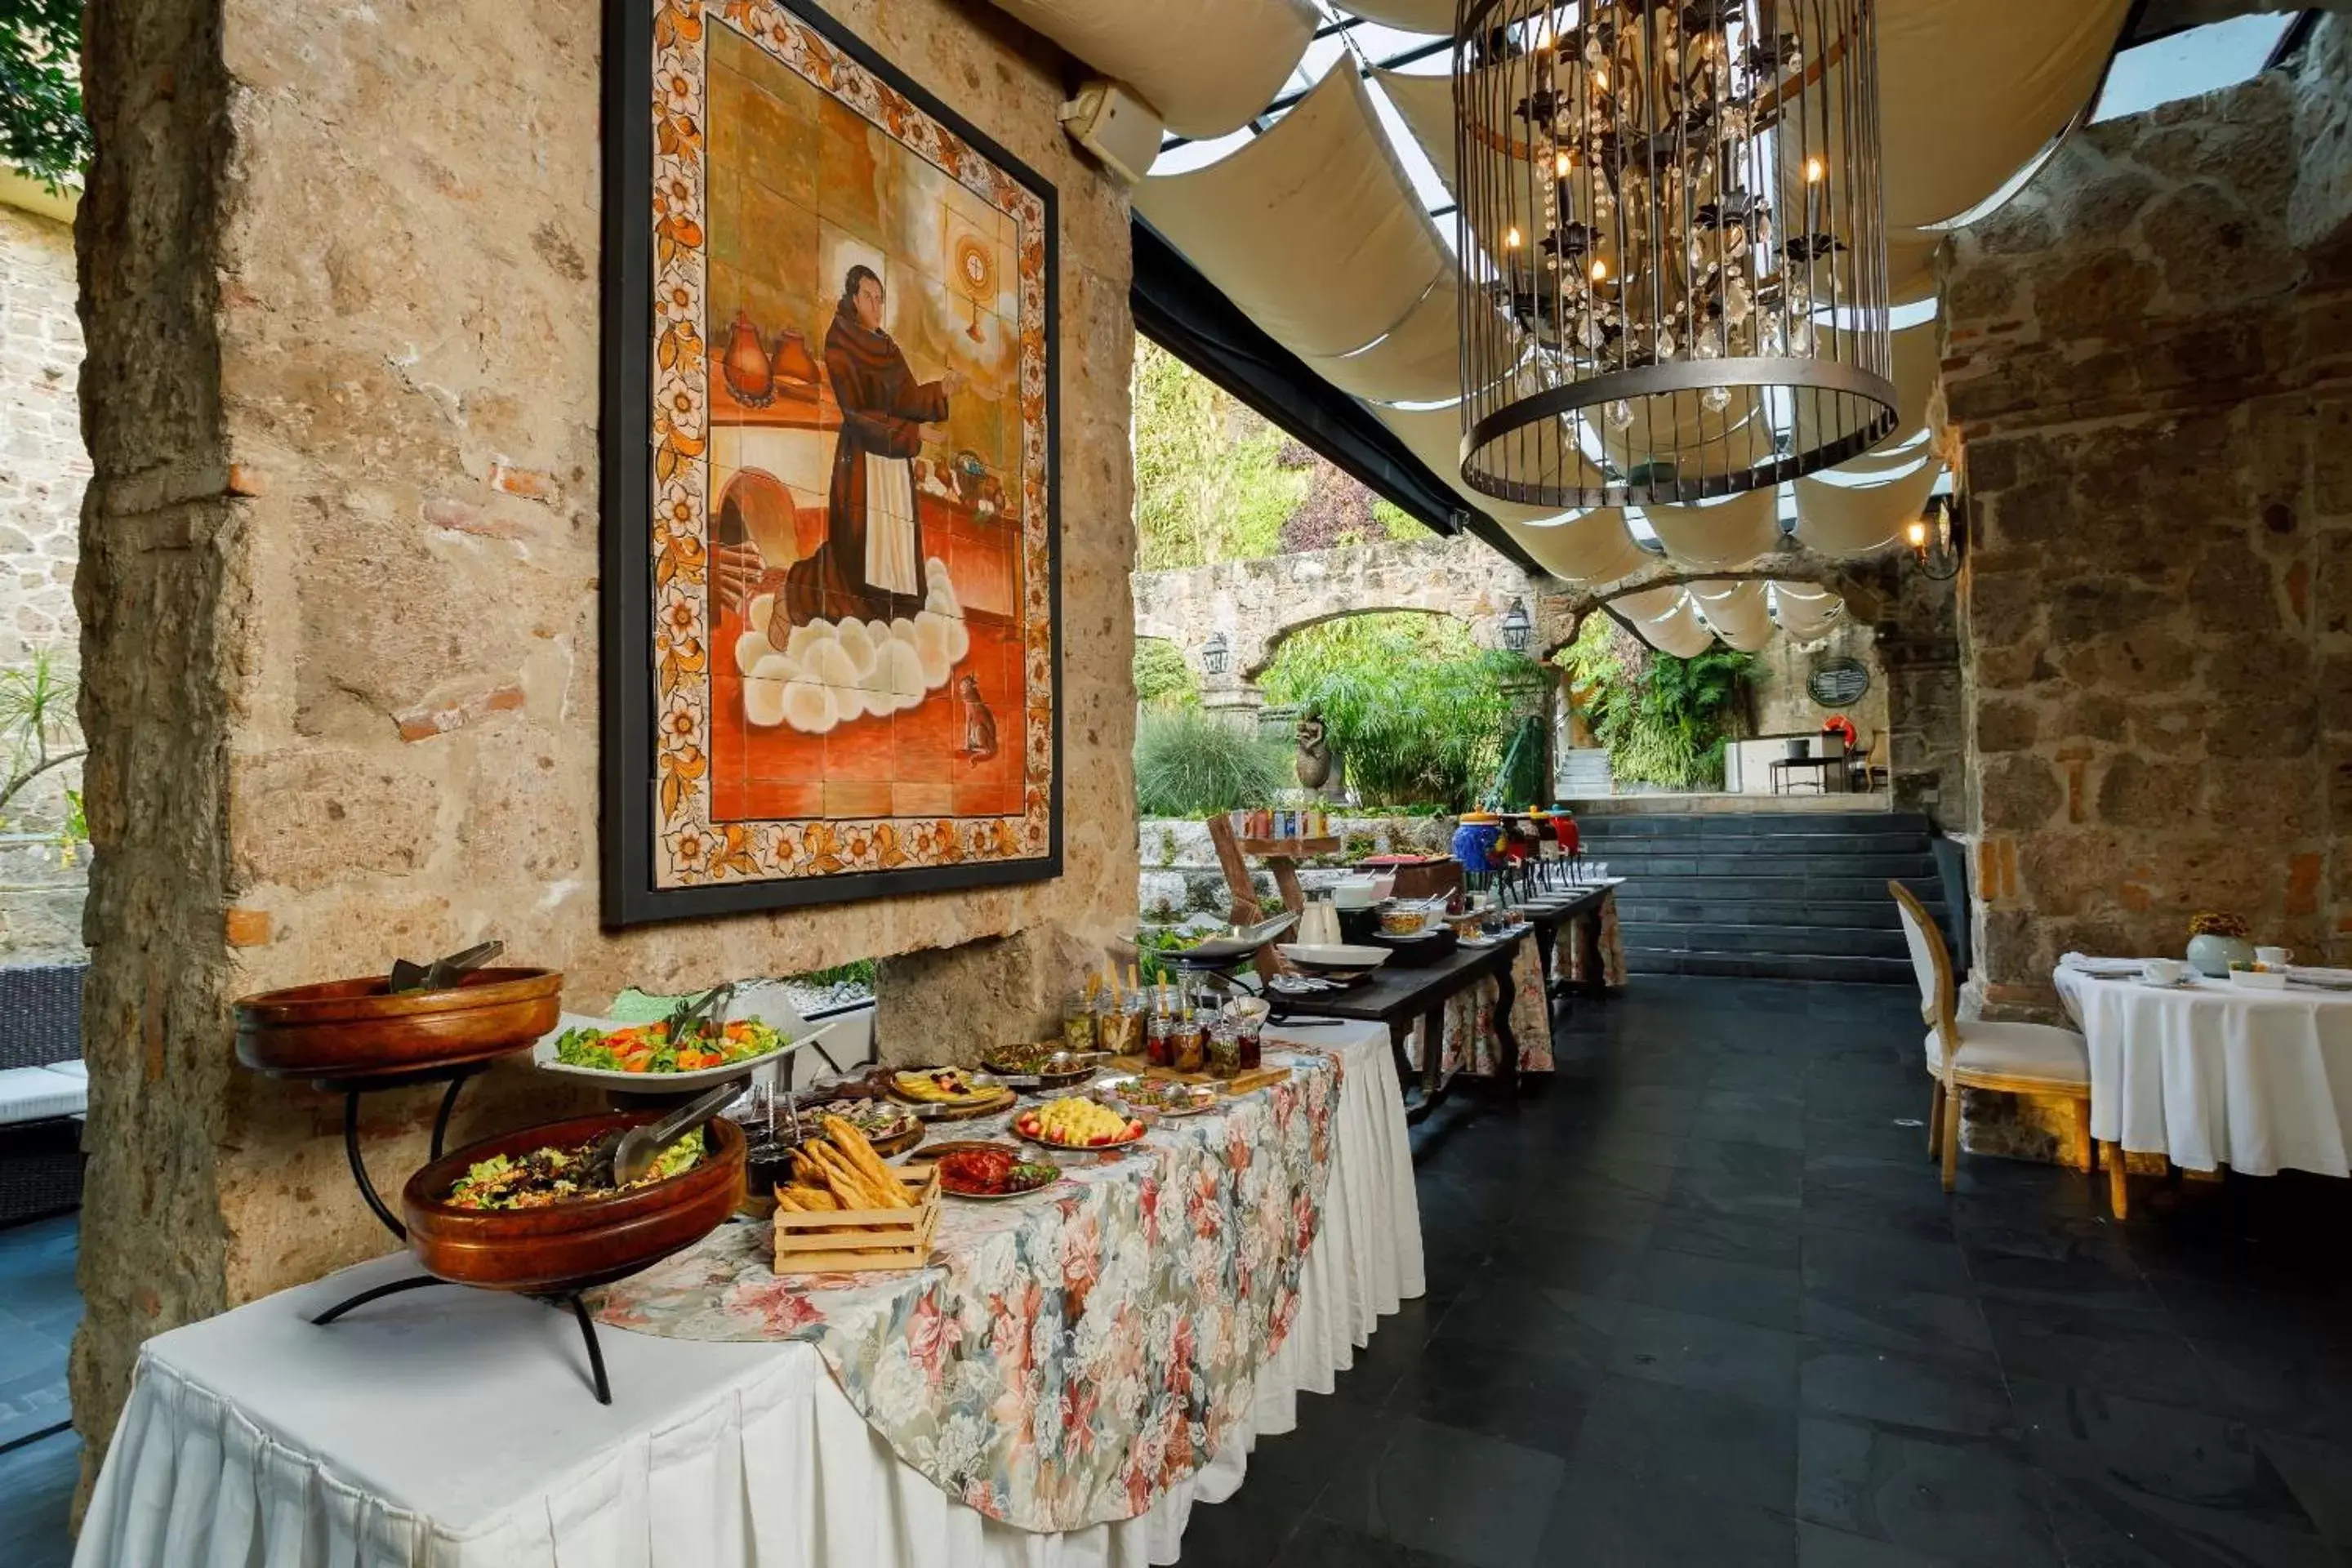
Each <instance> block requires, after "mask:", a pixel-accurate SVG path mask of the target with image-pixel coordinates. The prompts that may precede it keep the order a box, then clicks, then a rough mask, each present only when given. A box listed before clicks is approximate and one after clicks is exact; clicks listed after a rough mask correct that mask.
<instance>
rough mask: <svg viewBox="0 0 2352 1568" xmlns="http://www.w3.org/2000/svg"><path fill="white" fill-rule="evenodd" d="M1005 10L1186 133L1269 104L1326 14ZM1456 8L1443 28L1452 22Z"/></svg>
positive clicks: (1154, 7)
mask: <svg viewBox="0 0 2352 1568" xmlns="http://www.w3.org/2000/svg"><path fill="white" fill-rule="evenodd" d="M996 5H997V8H998V9H999V10H1002V11H1005V12H1008V13H1010V14H1011V15H1013V16H1017V17H1019V18H1020V19H1021V20H1022V21H1023V22H1025V23H1027V24H1028V25H1029V26H1032V27H1034V28H1035V29H1036V30H1037V31H1038V32H1040V33H1043V34H1045V37H1049V38H1051V39H1053V40H1054V41H1055V43H1057V44H1059V45H1061V46H1062V47H1064V48H1065V49H1067V50H1068V51H1069V52H1070V53H1071V54H1073V55H1075V56H1076V57H1077V58H1079V59H1082V60H1084V61H1086V62H1087V64H1088V65H1090V66H1092V67H1093V68H1095V69H1097V70H1098V71H1100V72H1102V73H1103V74H1104V75H1105V76H1109V77H1115V78H1117V79H1119V80H1120V81H1123V82H1125V83H1127V84H1128V85H1129V87H1131V88H1133V89H1135V90H1136V91H1137V92H1139V93H1140V94H1142V95H1143V97H1144V99H1145V100H1147V101H1149V102H1150V105H1151V107H1152V108H1154V109H1156V110H1159V111H1160V119H1161V120H1162V121H1165V122H1166V124H1167V126H1168V128H1169V129H1170V130H1171V131H1173V132H1176V133H1177V134H1178V135H1180V136H1223V135H1224V134H1226V133H1227V132H1233V131H1238V130H1240V129H1241V128H1242V126H1244V124H1246V123H1248V121H1249V120H1250V118H1251V116H1253V115H1255V114H1257V113H1259V112H1260V111H1262V110H1264V109H1265V106H1266V105H1267V104H1268V103H1269V102H1271V101H1272V100H1273V99H1274V96H1275V95H1276V93H1278V92H1280V91H1281V90H1282V84H1283V83H1284V82H1285V81H1286V80H1287V79H1289V76H1290V73H1291V72H1292V71H1293V70H1294V69H1296V68H1297V65H1298V62H1299V60H1300V58H1303V57H1304V56H1305V55H1306V53H1307V40H1308V39H1309V38H1311V37H1314V34H1315V27H1316V25H1317V24H1318V22H1320V21H1321V20H1322V18H1321V17H1320V16H1318V15H1317V14H1316V10H1315V7H1314V6H1313V5H1311V4H1309V3H1308V0H996ZM1453 27H1454V23H1453V21H1452V19H1451V18H1448V20H1447V21H1446V23H1445V25H1444V27H1442V28H1440V29H1438V30H1439V31H1441V32H1451V31H1452V30H1453Z"/></svg>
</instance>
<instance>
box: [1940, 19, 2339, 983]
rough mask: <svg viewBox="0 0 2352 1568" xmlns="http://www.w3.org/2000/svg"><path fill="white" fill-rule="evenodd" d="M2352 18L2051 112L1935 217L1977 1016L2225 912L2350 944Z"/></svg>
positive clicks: (2271, 933) (2329, 956) (2261, 929)
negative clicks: (2181, 97) (2255, 66)
mask: <svg viewBox="0 0 2352 1568" xmlns="http://www.w3.org/2000/svg"><path fill="white" fill-rule="evenodd" d="M2347 103H2352V26H2347V19H2346V18H2329V19H2327V20H2326V21H2323V22H2322V23H2321V24H2320V26H2319V27H2318V29H2317V31H2316V32H2315V35H2314V37H2313V39H2312V43H2311V46H2310V50H2309V53H2308V55H2307V57H2306V59H2305V64H2304V65H2303V66H2302V68H2300V70H2299V71H2298V72H2295V73H2288V72H2271V73H2267V74H2265V75H2263V76H2262V77H2260V78H2257V79H2254V80H2252V81H2250V82H2247V83H2245V84H2243V85H2242V86H2240V87H2237V88H2233V89H2230V90H2228V91H2226V92H2222V93H2218V94H2213V95H2210V96H2209V97H2206V98H2202V99H2196V100H2188V101H2185V102H2180V103H2175V104H2169V105H2166V106H2164V107H2162V108H2159V109H2158V110H2153V111H2151V112H2150V113H2147V114H2145V115H2140V116H2137V117H2133V118H2130V119H2126V120H2119V121H2111V122H2108V123H2106V124H2103V125H2096V126H2093V127H2091V128H2089V129H2088V130H2087V131H2085V132H2081V133H2079V134H2077V135H2076V136H2074V138H2073V139H2072V140H2071V141H2070V142H2068V143H2067V145H2066V146H2065V147H2064V148H2063V150H2062V151H2061V152H2060V153H2058V155H2057V156H2056V157H2055V158H2053V160H2052V162H2051V163H2050V164H2049V165H2048V166H2047V167H2046V168H2044V169H2043V170H2042V173H2041V174H2039V175H2038V176H2037V177H2036V178H2035V179H2034V180H2033V182H2032V184H2030V185H2029V186H2028V187H2027V188H2026V189H2025V191H2024V192H2023V193H2022V194H2021V195H2020V196H2019V197H2018V198H2017V199H2016V200H2015V201H2013V202H2011V204H2010V205H2008V206H2006V207H2004V208H2003V209H2002V210H2001V211H2000V212H1999V213H1998V214H1996V215H1994V216H1991V217H1990V218H1988V219H1986V220H1985V221H1984V222H1982V223H1980V224H1978V225H1976V226H1972V227H1971V228H1969V229H1968V230H1965V231H1963V232H1961V233H1960V234H1959V235H1958V236H1957V237H1956V243H1955V245H1954V247H1952V251H1951V254H1950V256H1949V259H1948V263H1947V265H1948V276H1947V279H1946V300H1947V322H1948V332H1949V338H1948V346H1947V353H1946V358H1945V384H1946V388H1947V394H1948V400H1949V404H1950V410H1951V415H1952V418H1953V420H1954V422H1955V423H1956V424H1957V425H1958V427H1959V430H1960V432H1961V435H1962V437H1963V439H1964V441H1965V444H1966V465H1967V479H1968V492H1969V498H1970V503H1971V504H1970V517H1969V525H1970V529H1971V533H1972V540H1971V543H1972V554H1971V557H1970V562H1969V570H1968V573H1967V576H1966V581H1965V589H1964V592H1965V608H1964V614H1965V617H1966V621H1967V643H1968V647H1969V655H1968V659H1967V664H1966V668H1965V681H1964V687H1965V689H1964V694H1963V707H1964V709H1965V710H1966V715H1967V723H1968V731H1969V739H1970V746H1971V755H1972V758H1973V762H1974V771H1975V775H1976V776H1975V780H1974V782H1975V784H1976V787H1977V790H1978V792H1979V817H1980V834H1979V839H1978V842H1977V844H1976V847H1975V852H1976V879H1977V889H1976V890H1977V894H1978V899H1979V908H1978V914H1977V932H1976V951H1977V957H1978V973H1977V977H1976V979H1975V981H1974V982H1973V983H1972V989H1973V990H1974V991H1976V992H1977V993H1978V994H1979V996H1978V1000H1979V1001H1980V1002H1981V1004H1982V1005H1983V1006H1984V1008H1985V1010H1986V1011H1987V1012H1988V1013H1990V1014H2038V1015H2042V1016H2049V1015H2051V1014H2052V1013H2053V1011H2054V994H2053V990H2052V987H2051V984H2050V970H2051V966H2052V965H2053V963H2055V961H2056V960H2057V959H2058V957H2059V956H2060V955H2061V954H2063V953H2064V952H2067V951H2069V950H2071V949H2080V950H2083V951H2085V952H2123V953H2152V952H2174V953H2177V952H2179V951H2180V949H2181V946H2182V943H2183V942H2184V940H2185V937H2186V931H2185V926H2186V922H2187V921H2188V918H2189V915H2190V914H2191V913H2192V912H2193V911H2195V910H2202V909H2226V910H2238V911H2240V912H2242V913H2243V914H2245V915H2247V916H2248V917H2249V918H2250V919H2252V921H2253V922H2254V925H2255V928H2256V930H2257V931H2258V933H2259V934H2260V935H2261V936H2262V937H2263V939H2264V940H2268V941H2272V942H2284V943H2285V944H2287V945H2289V946H2292V947H2294V948H2295V949H2296V950H2297V951H2298V952H2300V953H2301V954H2303V955H2304V956H2305V958H2306V959H2323V960H2329V961H2342V960H2343V959H2345V958H2346V957H2347V956H2352V849H2347V847H2345V844H2344V837H2345V834H2346V831H2347V828H2352V225H2347V205H2348V204H2347V202H2346V201H2345V200H2344V199H2343V192H2344V190H2345V188H2346V185H2347V174H2352V138H2347V134H2346V130H2345V126H2346V116H2347Z"/></svg>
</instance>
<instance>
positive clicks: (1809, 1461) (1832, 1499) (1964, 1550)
mask: <svg viewBox="0 0 2352 1568" xmlns="http://www.w3.org/2000/svg"><path fill="white" fill-rule="evenodd" d="M1799 1447H1800V1458H1799V1470H1800V1477H1799V1482H1798V1492H1797V1515H1798V1517H1799V1518H1800V1519H1803V1520H1807V1521H1811V1522H1812V1523H1815V1524H1821V1525H1826V1526H1828V1527H1830V1528H1831V1529H1832V1530H1841V1531H1846V1532H1847V1533H1848V1534H1852V1535H1860V1536H1864V1537H1867V1538H1868V1539H1870V1540H1873V1541H1879V1542H1885V1543H1887V1544H1889V1545H1892V1546H1897V1547H1900V1548H1902V1549H1903V1550H1905V1551H1906V1552H1913V1553H1915V1554H1916V1555H1917V1556H1920V1557H1923V1558H1926V1559H1927V1560H1928V1561H1930V1562H1934V1563H1983V1564H1986V1565H1987V1568H2060V1564H2061V1561H2062V1560H2061V1558H2060V1555H2059V1551H2058V1545H2057V1542H2056V1541H2055V1540H2054V1539H2053V1535H2052V1532H2051V1526H2050V1520H2049V1514H2048V1510H2047V1508H2046V1506H2045V1504H2044V1501H2043V1489H2042V1477H2041V1476H2040V1474H2039V1473H2038V1472H2037V1471H2036V1470H2035V1469H2034V1468H2032V1466H2031V1465H2029V1464H2028V1463H2027V1462H2026V1461H2025V1459H2024V1458H2023V1457H2022V1455H2021V1453H2020V1452H2019V1450H2018V1449H2017V1447H2016V1446H2015V1445H2013V1444H2011V1443H2009V1442H2007V1441H2004V1440H2002V1439H1999V1438H1990V1437H1965V1436H1955V1435H1952V1434H1948V1433H1940V1432H1927V1433H1921V1432H1898V1431H1893V1430H1889V1429H1887V1428H1884V1427H1878V1426H1870V1425H1868V1424H1866V1423H1863V1422H1853V1421H1836V1420H1830V1419H1826V1418H1814V1417H1810V1416H1809V1417H1807V1418H1806V1420H1805V1422H1804V1424H1803V1426H1802V1428H1801V1435H1800V1437H1799Z"/></svg>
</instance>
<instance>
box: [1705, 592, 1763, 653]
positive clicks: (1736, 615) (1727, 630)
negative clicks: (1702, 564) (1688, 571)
mask: <svg viewBox="0 0 2352 1568" xmlns="http://www.w3.org/2000/svg"><path fill="white" fill-rule="evenodd" d="M1691 596H1692V597H1693V598H1695V599H1696V600H1697V601H1698V610H1699V614H1700V615H1702V616H1706V624H1707V625H1708V626H1713V627H1714V628H1715V635H1716V636H1717V637H1721V638H1722V639H1723V640H1724V641H1725V642H1726V643H1727V644H1728V645H1729V646H1731V647H1736V648H1738V650H1739V651H1740V652H1742V653H1755V652H1757V651H1759V649H1761V648H1762V647H1764V645H1765V644H1766V643H1769V642H1770V641H1771V640H1772V633H1773V631H1774V629H1775V628H1774V626H1773V625H1772V614H1771V606H1770V605H1769V604H1768V603H1767V602H1766V599H1765V595H1764V584H1762V583H1760V582H1758V581H1756V580H1754V579H1752V578H1751V579H1747V580H1744V581H1739V582H1711V583H1694V584H1691Z"/></svg>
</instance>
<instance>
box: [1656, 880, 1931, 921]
mask: <svg viewBox="0 0 2352 1568" xmlns="http://www.w3.org/2000/svg"><path fill="white" fill-rule="evenodd" d="M1639 886H1640V884H1637V883H1629V884H1627V885H1626V886H1624V887H1622V888H1620V889H1617V919H1618V921H1619V922H1620V923H1621V924H1622V925H1624V926H1626V927H1627V928H1628V929H1631V928H1633V927H1634V926H1650V925H1709V924H1713V925H1725V926H1839V927H1843V928H1844V929H1847V930H1867V931H1901V930H1902V929H1903V919H1902V916H1901V915H1900V913H1898V912H1897V910H1896V909H1895V900H1893V899H1891V898H1888V897H1886V896H1885V894H1884V893H1882V894H1881V895H1880V896H1879V897H1878V898H1876V899H1871V900H1863V901H1861V902H1858V903H1846V902H1841V901H1834V900H1822V901H1815V902H1810V903H1808V902H1801V901H1794V900H1782V899H1730V900H1717V901H1715V902H1703V901H1701V900H1696V899H1654V898H1647V897H1628V895H1629V894H1633V893H1634V892H1635V891H1636V890H1637V889H1638V888H1639ZM1927 912H1928V913H1929V914H1931V915H1934V916H1936V917H1937V919H1938V920H1940V919H1942V918H1943V914H1944V908H1943V904H1942V901H1941V900H1934V899H1930V900H1927Z"/></svg>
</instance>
